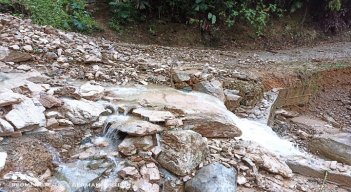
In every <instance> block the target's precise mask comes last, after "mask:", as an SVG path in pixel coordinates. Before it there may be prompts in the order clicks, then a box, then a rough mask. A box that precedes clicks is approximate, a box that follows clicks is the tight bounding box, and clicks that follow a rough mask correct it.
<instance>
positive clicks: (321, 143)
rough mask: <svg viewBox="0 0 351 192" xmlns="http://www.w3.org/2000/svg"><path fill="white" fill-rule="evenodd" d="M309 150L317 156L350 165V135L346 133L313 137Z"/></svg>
mask: <svg viewBox="0 0 351 192" xmlns="http://www.w3.org/2000/svg"><path fill="white" fill-rule="evenodd" d="M309 148H310V149H311V150H312V151H313V152H315V153H317V154H319V155H322V156H324V157H327V158H329V159H332V160H336V161H339V162H342V163H347V164H349V165H351V135H350V134H348V133H339V134H335V135H330V134H328V135H323V136H318V137H314V138H313V139H312V140H311V141H310V143H309Z"/></svg>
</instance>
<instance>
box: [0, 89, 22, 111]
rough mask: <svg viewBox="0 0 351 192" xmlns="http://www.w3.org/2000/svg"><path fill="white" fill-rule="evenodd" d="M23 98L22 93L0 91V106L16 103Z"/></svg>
mask: <svg viewBox="0 0 351 192" xmlns="http://www.w3.org/2000/svg"><path fill="white" fill-rule="evenodd" d="M22 100H23V95H21V94H18V93H13V92H4V93H0V107H4V106H8V105H13V104H18V103H20V102H21V101H22Z"/></svg>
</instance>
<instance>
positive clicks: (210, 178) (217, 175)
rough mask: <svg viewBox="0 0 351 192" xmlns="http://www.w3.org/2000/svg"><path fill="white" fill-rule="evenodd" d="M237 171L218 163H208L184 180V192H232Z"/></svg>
mask: <svg viewBox="0 0 351 192" xmlns="http://www.w3.org/2000/svg"><path fill="white" fill-rule="evenodd" d="M236 180H237V171H236V170H235V169H234V168H227V167H225V166H224V165H222V164H220V163H217V162H215V163H212V164H209V165H207V166H205V167H203V168H201V169H200V170H199V172H198V173H197V174H196V175H195V177H194V178H192V179H191V180H189V181H188V182H186V184H185V191H186V192H213V191H216V192H234V191H236V188H237V181H236Z"/></svg>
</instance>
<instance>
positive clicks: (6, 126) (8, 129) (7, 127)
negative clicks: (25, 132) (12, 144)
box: [0, 118, 15, 135]
mask: <svg viewBox="0 0 351 192" xmlns="http://www.w3.org/2000/svg"><path fill="white" fill-rule="evenodd" d="M14 131H15V130H14V128H13V126H12V125H11V124H10V123H9V122H7V121H6V120H4V119H2V118H0V135H6V134H8V133H13V132H14Z"/></svg>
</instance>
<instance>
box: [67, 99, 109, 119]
mask: <svg viewBox="0 0 351 192" xmlns="http://www.w3.org/2000/svg"><path fill="white" fill-rule="evenodd" d="M62 100H63V102H64V105H63V106H62V108H63V110H65V111H66V112H65V116H66V117H67V118H68V119H69V120H70V121H72V123H73V124H76V125H84V124H88V123H93V122H95V121H96V120H98V118H99V116H100V115H101V113H103V112H105V107H104V106H103V105H102V104H100V103H97V102H93V101H88V100H85V99H81V100H73V99H67V98H64V99H62Z"/></svg>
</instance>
